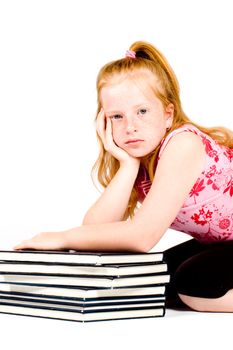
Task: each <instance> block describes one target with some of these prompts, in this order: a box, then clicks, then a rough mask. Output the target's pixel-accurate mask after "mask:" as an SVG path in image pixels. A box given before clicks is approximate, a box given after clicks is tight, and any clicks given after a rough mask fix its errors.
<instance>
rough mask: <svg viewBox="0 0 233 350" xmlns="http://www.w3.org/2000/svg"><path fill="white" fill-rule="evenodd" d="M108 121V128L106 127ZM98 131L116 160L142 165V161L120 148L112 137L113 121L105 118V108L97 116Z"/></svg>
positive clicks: (106, 148)
mask: <svg viewBox="0 0 233 350" xmlns="http://www.w3.org/2000/svg"><path fill="white" fill-rule="evenodd" d="M105 121H106V126H105ZM96 130H97V133H98V135H99V137H100V138H101V140H102V142H103V145H104V148H105V150H106V151H107V152H109V153H110V154H111V155H112V156H113V157H114V158H116V159H117V160H119V162H120V163H121V164H122V163H128V162H132V161H133V162H135V163H137V164H139V163H140V160H139V159H138V158H134V157H132V156H130V155H129V154H128V153H127V152H126V151H125V150H123V149H122V148H120V147H118V146H117V145H116V144H115V142H114V140H113V136H112V123H111V119H110V118H108V117H106V116H105V113H104V110H103V108H102V109H101V110H100V112H99V114H98V116H97V125H96Z"/></svg>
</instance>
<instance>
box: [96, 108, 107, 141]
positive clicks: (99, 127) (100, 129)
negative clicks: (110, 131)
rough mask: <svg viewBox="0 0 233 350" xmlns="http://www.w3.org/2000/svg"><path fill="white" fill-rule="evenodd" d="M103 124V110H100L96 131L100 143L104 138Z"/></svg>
mask: <svg viewBox="0 0 233 350" xmlns="http://www.w3.org/2000/svg"><path fill="white" fill-rule="evenodd" d="M105 124H106V117H105V113H104V109H103V108H101V110H100V112H99V114H98V116H97V122H96V131H97V133H98V135H99V137H100V138H101V140H102V141H103V140H104V136H105Z"/></svg>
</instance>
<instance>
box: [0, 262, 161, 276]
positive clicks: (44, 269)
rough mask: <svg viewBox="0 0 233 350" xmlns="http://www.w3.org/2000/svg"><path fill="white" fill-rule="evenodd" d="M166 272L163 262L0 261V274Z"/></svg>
mask: <svg viewBox="0 0 233 350" xmlns="http://www.w3.org/2000/svg"><path fill="white" fill-rule="evenodd" d="M166 271H167V264H166V263H164V262H156V263H141V264H133V263H132V264H126V265H124V264H120V265H78V264H70V263H67V264H65V263H63V264H61V263H58V262H57V263H45V262H43V263H42V262H40V263H39V262H21V261H20V262H19V261H6V262H1V261H0V273H17V274H25V273H26V274H27V273H30V274H46V275H56V276H57V275H79V276H81V275H92V276H127V275H144V274H153V273H160V272H166Z"/></svg>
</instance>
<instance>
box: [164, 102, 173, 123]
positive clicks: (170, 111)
mask: <svg viewBox="0 0 233 350" xmlns="http://www.w3.org/2000/svg"><path fill="white" fill-rule="evenodd" d="M165 115H166V128H167V129H170V127H171V126H172V123H173V118H174V105H173V104H172V103H170V104H169V105H168V106H167V107H166V110H165Z"/></svg>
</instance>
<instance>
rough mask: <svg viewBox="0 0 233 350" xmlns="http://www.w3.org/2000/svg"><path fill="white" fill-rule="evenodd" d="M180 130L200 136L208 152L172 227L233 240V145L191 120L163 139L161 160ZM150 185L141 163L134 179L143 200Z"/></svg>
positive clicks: (201, 236)
mask: <svg viewBox="0 0 233 350" xmlns="http://www.w3.org/2000/svg"><path fill="white" fill-rule="evenodd" d="M181 132H193V133H195V134H196V135H198V136H200V138H201V140H202V142H203V144H204V146H205V152H206V155H205V163H204V168H203V171H202V173H201V175H200V176H199V177H198V179H197V180H196V182H195V184H194V186H193V187H192V189H191V191H190V192H189V195H188V198H186V200H185V202H184V204H183V205H182V207H181V209H180V211H179V213H178V214H177V216H176V218H175V220H174V221H173V223H172V224H171V226H170V228H172V229H174V230H178V231H182V232H185V233H187V234H189V235H191V236H192V237H194V238H195V239H197V240H199V241H201V242H203V243H211V242H216V241H221V240H222V241H223V240H233V149H230V148H228V147H225V146H222V145H219V144H218V143H217V142H216V141H215V140H214V139H212V138H211V137H210V136H208V135H207V134H205V133H203V132H202V131H200V130H199V129H198V128H196V127H195V126H193V125H192V124H185V125H183V126H182V127H179V128H177V129H176V130H174V131H172V132H171V133H170V134H169V135H168V136H167V137H165V138H163V139H162V141H161V143H160V150H159V153H158V161H159V159H160V157H161V155H162V153H163V151H164V149H165V147H166V146H167V144H168V142H169V140H170V139H171V138H172V137H173V136H174V135H176V134H178V133H181ZM150 187H151V182H150V180H149V175H148V173H147V171H146V169H145V168H143V167H140V170H139V173H138V176H137V179H136V182H135V188H136V190H137V193H138V199H139V201H140V202H142V201H143V200H144V198H145V196H146V195H147V193H148V192H149V190H150Z"/></svg>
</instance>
